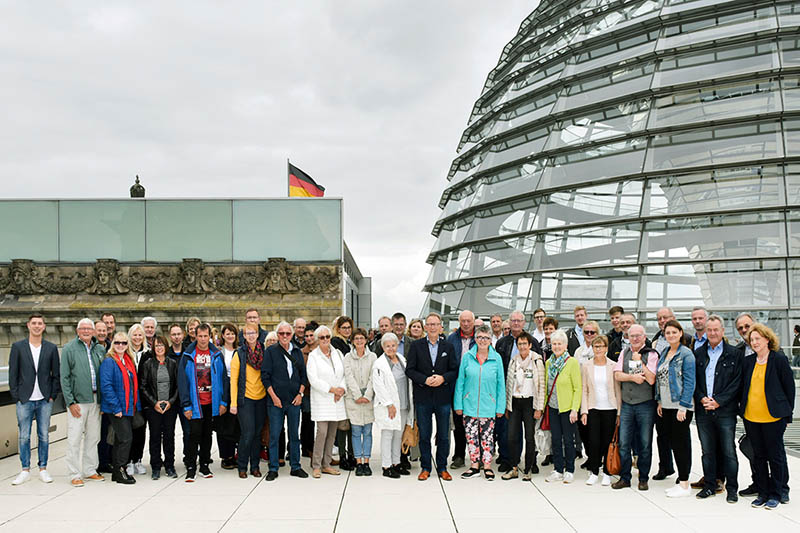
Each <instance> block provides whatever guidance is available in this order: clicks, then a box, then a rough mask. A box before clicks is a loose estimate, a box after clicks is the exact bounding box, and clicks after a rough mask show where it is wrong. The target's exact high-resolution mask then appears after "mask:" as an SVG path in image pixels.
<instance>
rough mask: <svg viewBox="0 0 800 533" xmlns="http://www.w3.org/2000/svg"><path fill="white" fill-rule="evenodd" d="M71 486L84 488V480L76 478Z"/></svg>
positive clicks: (71, 482)
mask: <svg viewBox="0 0 800 533" xmlns="http://www.w3.org/2000/svg"><path fill="white" fill-rule="evenodd" d="M69 484H70V485H72V486H73V487H83V480H82V479H81V478H79V477H76V478H75V479H73V480H71V481H70V482H69Z"/></svg>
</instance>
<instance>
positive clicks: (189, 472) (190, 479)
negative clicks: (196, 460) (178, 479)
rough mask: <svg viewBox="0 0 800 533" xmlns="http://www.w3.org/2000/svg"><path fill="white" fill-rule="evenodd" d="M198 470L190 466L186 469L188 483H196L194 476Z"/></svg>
mask: <svg viewBox="0 0 800 533" xmlns="http://www.w3.org/2000/svg"><path fill="white" fill-rule="evenodd" d="M195 474H196V471H195V469H194V468H188V469H187V470H186V483H194V476H195Z"/></svg>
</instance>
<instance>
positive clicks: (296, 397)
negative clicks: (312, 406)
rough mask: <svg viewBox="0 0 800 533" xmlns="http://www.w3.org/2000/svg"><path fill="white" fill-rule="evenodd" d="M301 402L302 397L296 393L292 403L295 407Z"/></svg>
mask: <svg viewBox="0 0 800 533" xmlns="http://www.w3.org/2000/svg"><path fill="white" fill-rule="evenodd" d="M301 403H303V397H302V396H300V395H299V394H298V395H297V396H295V397H294V400H292V405H294V406H295V407H297V406H298V405H300V404H301Z"/></svg>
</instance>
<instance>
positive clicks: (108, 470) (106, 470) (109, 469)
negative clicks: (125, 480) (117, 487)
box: [97, 464, 114, 474]
mask: <svg viewBox="0 0 800 533" xmlns="http://www.w3.org/2000/svg"><path fill="white" fill-rule="evenodd" d="M97 471H98V472H100V473H101V474H113V473H114V467H113V466H111V465H109V464H105V465H99V466H98V467H97Z"/></svg>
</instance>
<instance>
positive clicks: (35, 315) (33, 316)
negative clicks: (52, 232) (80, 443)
mask: <svg viewBox="0 0 800 533" xmlns="http://www.w3.org/2000/svg"><path fill="white" fill-rule="evenodd" d="M34 318H41V319H42V322H44V316H42V314H41V313H33V314H31V316H29V317H28V322H30V321H31V320H33V319H34ZM795 327H796V326H795Z"/></svg>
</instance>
